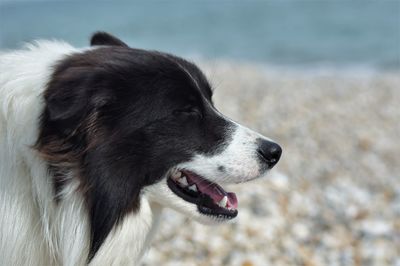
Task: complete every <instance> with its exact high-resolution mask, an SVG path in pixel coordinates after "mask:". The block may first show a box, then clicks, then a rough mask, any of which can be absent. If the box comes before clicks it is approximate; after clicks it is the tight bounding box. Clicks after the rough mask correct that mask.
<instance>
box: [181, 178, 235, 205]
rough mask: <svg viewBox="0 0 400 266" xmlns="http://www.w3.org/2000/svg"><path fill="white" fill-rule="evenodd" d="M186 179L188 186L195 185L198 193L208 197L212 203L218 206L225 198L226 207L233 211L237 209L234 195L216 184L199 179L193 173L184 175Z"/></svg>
mask: <svg viewBox="0 0 400 266" xmlns="http://www.w3.org/2000/svg"><path fill="white" fill-rule="evenodd" d="M186 177H187V180H188V182H189V183H190V184H193V183H195V184H196V186H197V188H198V189H199V190H200V192H201V193H203V194H207V195H208V196H210V198H212V199H213V201H214V203H216V204H218V202H220V201H221V200H222V199H223V197H224V196H227V198H228V202H227V204H226V205H227V207H230V208H234V209H236V208H237V207H238V201H237V198H236V194H235V193H233V192H226V191H225V190H224V189H223V188H222V187H220V186H219V185H218V184H215V183H212V182H210V181H207V180H205V179H204V178H201V177H199V176H197V175H195V174H193V173H186Z"/></svg>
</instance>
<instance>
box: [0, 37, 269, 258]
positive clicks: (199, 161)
mask: <svg viewBox="0 0 400 266" xmlns="http://www.w3.org/2000/svg"><path fill="white" fill-rule="evenodd" d="M77 52H79V50H77V49H75V48H73V47H71V46H70V45H68V44H66V43H63V42H56V41H51V42H48V41H40V42H36V43H34V44H30V45H27V47H26V48H25V49H24V50H20V51H13V52H8V53H1V54H0V265H38V266H42V265H66V266H75V265H84V264H86V262H87V261H86V260H87V257H88V249H89V237H90V236H89V232H90V228H89V219H88V214H87V210H86V208H85V204H84V199H83V197H82V196H81V194H80V193H78V192H77V189H78V186H79V183H78V182H79V181H78V179H74V178H73V176H74V173H68V175H67V178H69V179H70V180H69V181H70V182H68V185H67V186H65V187H64V189H63V190H62V191H61V192H60V195H58V196H59V197H60V198H61V199H62V200H61V201H59V203H58V205H57V204H56V203H55V200H54V191H53V184H52V177H51V176H50V175H49V173H48V171H47V166H46V163H45V162H44V161H43V160H42V159H41V158H40V157H39V156H38V154H37V153H36V151H35V150H34V149H32V145H33V144H34V143H35V142H36V139H37V137H38V130H39V128H38V125H39V117H40V114H41V112H42V109H43V107H44V106H43V99H42V93H43V90H44V88H45V87H46V84H47V83H48V81H49V78H50V75H51V73H52V67H53V66H54V65H55V64H56V63H57V62H58V61H59V60H61V59H62V58H64V57H66V56H67V55H69V54H71V53H77ZM232 124H234V122H232ZM229 134H232V138H231V141H230V142H229V143H227V145H226V148H225V149H224V150H223V151H222V152H220V153H219V154H216V155H213V156H208V155H203V154H198V155H196V156H195V157H194V158H193V159H192V160H191V161H189V162H186V163H183V164H181V165H178V166H177V168H184V169H188V170H191V171H194V172H196V173H198V174H200V175H202V176H204V177H207V178H208V179H210V180H211V181H214V182H218V183H221V182H222V183H237V182H244V181H247V180H250V179H254V178H257V177H259V176H260V175H261V174H263V172H262V171H261V169H260V166H259V163H258V161H257V159H256V155H255V150H256V139H257V138H260V137H262V136H260V135H259V134H257V133H255V132H253V131H251V130H249V129H247V128H244V127H242V126H240V125H237V124H235V125H234V126H232V131H231V132H230V133H229ZM220 166H223V167H224V168H225V171H223V172H221V171H220V170H219V169H218V167H220ZM167 177H168V173H167V175H166V177H164V178H163V179H162V180H161V181H160V182H158V183H157V184H155V185H152V186H149V187H146V189H145V190H144V191H143V193H142V195H141V201H140V208H139V211H138V212H137V213H133V214H128V215H127V216H126V217H125V218H124V219H123V221H121V223H119V224H118V225H117V226H115V227H114V228H113V229H112V231H111V233H110V234H109V235H108V236H107V238H106V240H105V242H104V243H103V245H102V246H101V247H100V249H99V251H98V252H97V254H96V256H95V257H94V258H93V260H92V261H91V265H136V264H137V263H138V262H139V260H140V258H141V257H142V255H143V254H144V252H145V251H146V248H147V247H148V246H149V244H150V242H151V237H152V235H154V233H155V231H156V227H157V224H158V220H159V219H158V218H159V216H160V214H161V210H162V208H163V206H168V207H171V208H174V209H175V210H177V211H179V212H181V213H183V214H185V215H187V216H189V217H192V218H194V219H195V220H197V221H200V222H202V223H212V222H215V221H216V220H215V219H214V218H210V217H208V216H206V215H203V214H200V213H199V212H198V210H197V207H196V206H195V205H194V204H191V203H188V202H186V201H184V200H183V199H181V198H180V197H178V196H177V195H176V194H174V193H173V192H172V191H171V190H170V189H169V188H168V186H167V184H166V180H167Z"/></svg>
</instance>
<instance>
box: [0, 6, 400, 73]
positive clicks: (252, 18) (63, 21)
mask: <svg viewBox="0 0 400 266" xmlns="http://www.w3.org/2000/svg"><path fill="white" fill-rule="evenodd" d="M96 30H105V31H109V32H112V33H114V34H116V35H118V36H119V37H121V38H122V39H123V40H125V41H127V42H128V43H129V44H130V45H131V46H135V47H142V48H147V49H149V48H150V49H158V50H164V51H169V52H172V53H177V54H179V55H184V56H187V55H191V56H202V57H206V58H234V59H243V60H249V61H256V62H260V63H266V64H272V65H282V66H295V67H302V66H314V65H329V66H334V67H342V66H368V67H373V68H378V69H400V1H399V0H380V1H378V0H364V1H346V0H337V1H322V0H307V1H305V0H303V1H301V0H299V1H289V0H287V1H278V0H274V1H241V2H238V1H218V2H217V1H177V0H173V1H142V2H137V1H122V2H121V1H10V0H7V1H5V0H0V48H2V49H4V48H15V47H18V46H20V44H21V43H22V42H23V41H28V40H32V39H36V38H58V39H63V40H67V41H68V42H71V43H73V44H75V45H78V46H84V45H87V44H88V37H89V35H90V34H91V33H92V32H94V31H96Z"/></svg>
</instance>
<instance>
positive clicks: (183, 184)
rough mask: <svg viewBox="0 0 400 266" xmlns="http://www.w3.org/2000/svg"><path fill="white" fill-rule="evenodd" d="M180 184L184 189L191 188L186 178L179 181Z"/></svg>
mask: <svg viewBox="0 0 400 266" xmlns="http://www.w3.org/2000/svg"><path fill="white" fill-rule="evenodd" d="M178 182H179V184H180V185H181V186H183V187H187V186H189V183H188V181H187V179H186V176H183V177H181V178H180V179H179V180H178Z"/></svg>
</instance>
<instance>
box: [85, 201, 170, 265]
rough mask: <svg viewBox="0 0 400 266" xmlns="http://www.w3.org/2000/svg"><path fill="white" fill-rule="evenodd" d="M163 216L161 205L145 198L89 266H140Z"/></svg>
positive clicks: (116, 228) (104, 244)
mask: <svg viewBox="0 0 400 266" xmlns="http://www.w3.org/2000/svg"><path fill="white" fill-rule="evenodd" d="M161 213H162V207H161V206H160V205H158V204H156V203H151V202H149V201H148V199H147V198H146V197H144V196H143V197H142V199H141V201H140V209H139V210H138V211H137V212H136V213H132V214H129V215H127V216H126V217H124V219H123V221H122V222H121V223H120V224H118V225H116V226H115V228H114V229H113V230H112V231H111V233H110V235H109V236H108V237H107V239H106V241H105V242H104V243H103V245H102V246H101V248H100V249H99V251H98V252H97V254H96V256H95V257H94V258H93V260H92V261H91V263H90V265H137V264H138V263H139V262H140V260H141V258H142V257H143V255H144V253H145V252H146V251H147V250H148V248H149V246H150V243H151V240H152V238H153V236H154V233H155V232H156V230H157V227H158V224H159V218H160V215H161Z"/></svg>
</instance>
